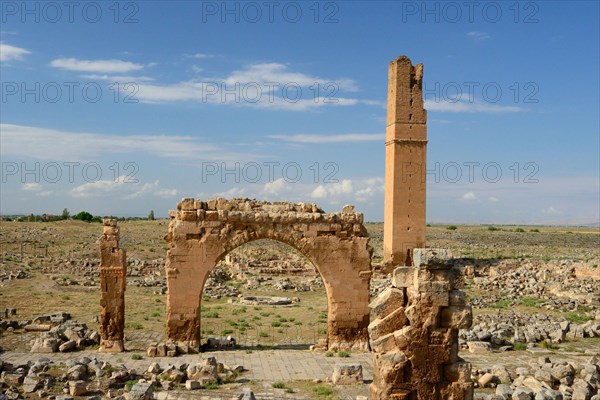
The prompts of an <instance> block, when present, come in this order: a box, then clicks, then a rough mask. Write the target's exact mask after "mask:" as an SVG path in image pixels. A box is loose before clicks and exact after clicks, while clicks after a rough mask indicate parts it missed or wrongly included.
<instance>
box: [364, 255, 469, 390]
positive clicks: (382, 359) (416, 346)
mask: <svg viewBox="0 0 600 400" xmlns="http://www.w3.org/2000/svg"><path fill="white" fill-rule="evenodd" d="M459 281H460V271H459V270H457V269H454V268H452V262H451V259H450V257H449V253H448V251H447V250H442V249H414V252H413V260H412V266H401V267H398V268H396V269H394V271H393V278H392V286H391V287H389V288H387V289H386V290H385V291H383V292H382V293H381V294H380V295H379V296H377V298H375V299H374V300H373V301H372V302H371V304H370V305H369V307H370V308H371V321H372V322H371V324H370V325H369V328H368V330H369V337H370V345H371V349H372V351H373V371H374V372H373V383H372V384H371V399H372V400H375V399H377V400H383V399H396V400H404V399H406V400H409V399H410V400H413V399H414V400H416V399H418V400H442V399H443V400H465V399H472V398H473V383H472V382H471V365H470V364H469V363H466V362H464V361H463V360H462V359H461V358H460V357H458V330H459V329H466V328H468V327H470V326H471V323H472V320H473V314H472V311H471V306H468V305H467V304H466V301H465V293H464V292H463V291H461V290H458V289H457V288H456V287H457V283H458V282H459Z"/></svg>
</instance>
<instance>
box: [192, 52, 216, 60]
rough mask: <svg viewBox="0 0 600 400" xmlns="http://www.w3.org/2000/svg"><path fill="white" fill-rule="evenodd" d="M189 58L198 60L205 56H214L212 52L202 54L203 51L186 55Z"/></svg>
mask: <svg viewBox="0 0 600 400" xmlns="http://www.w3.org/2000/svg"><path fill="white" fill-rule="evenodd" d="M188 57H189V58H196V59H198V60H204V59H206V58H214V57H215V56H214V55H212V54H204V53H196V54H192V55H190V56H188Z"/></svg>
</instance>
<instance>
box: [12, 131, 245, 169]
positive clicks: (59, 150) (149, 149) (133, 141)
mask: <svg viewBox="0 0 600 400" xmlns="http://www.w3.org/2000/svg"><path fill="white" fill-rule="evenodd" d="M0 132H2V134H1V135H0V145H1V148H2V154H3V155H9V154H10V155H18V156H26V157H32V158H37V159H42V160H65V161H77V160H89V159H91V158H93V157H96V156H100V155H105V154H114V153H132V154H140V153H146V154H151V155H155V156H159V157H165V158H172V159H177V160H204V161H206V160H216V159H218V160H223V159H238V160H239V159H248V158H251V157H252V156H251V155H247V154H244V155H242V154H236V153H233V152H228V151H227V150H224V149H222V148H221V147H219V146H217V145H214V144H210V143H203V142H202V141H201V140H199V139H198V138H196V137H191V136H169V135H129V136H120V135H107V134H99V133H88V132H66V131H59V130H54V129H47V128H39V127H31V126H22V125H12V124H0Z"/></svg>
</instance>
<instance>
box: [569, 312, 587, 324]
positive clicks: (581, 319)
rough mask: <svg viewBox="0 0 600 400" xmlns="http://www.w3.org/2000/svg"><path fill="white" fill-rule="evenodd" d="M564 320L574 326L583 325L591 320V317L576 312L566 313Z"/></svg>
mask: <svg viewBox="0 0 600 400" xmlns="http://www.w3.org/2000/svg"><path fill="white" fill-rule="evenodd" d="M565 318H566V319H567V320H568V321H570V322H572V323H574V324H584V323H586V322H588V321H589V320H591V319H592V317H589V316H587V315H584V314H580V313H577V312H568V313H566V314H565Z"/></svg>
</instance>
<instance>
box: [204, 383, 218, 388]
mask: <svg viewBox="0 0 600 400" xmlns="http://www.w3.org/2000/svg"><path fill="white" fill-rule="evenodd" d="M218 387H219V384H218V383H217V382H209V383H207V384H204V385H202V388H203V389H208V390H215V389H217V388H218Z"/></svg>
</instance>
